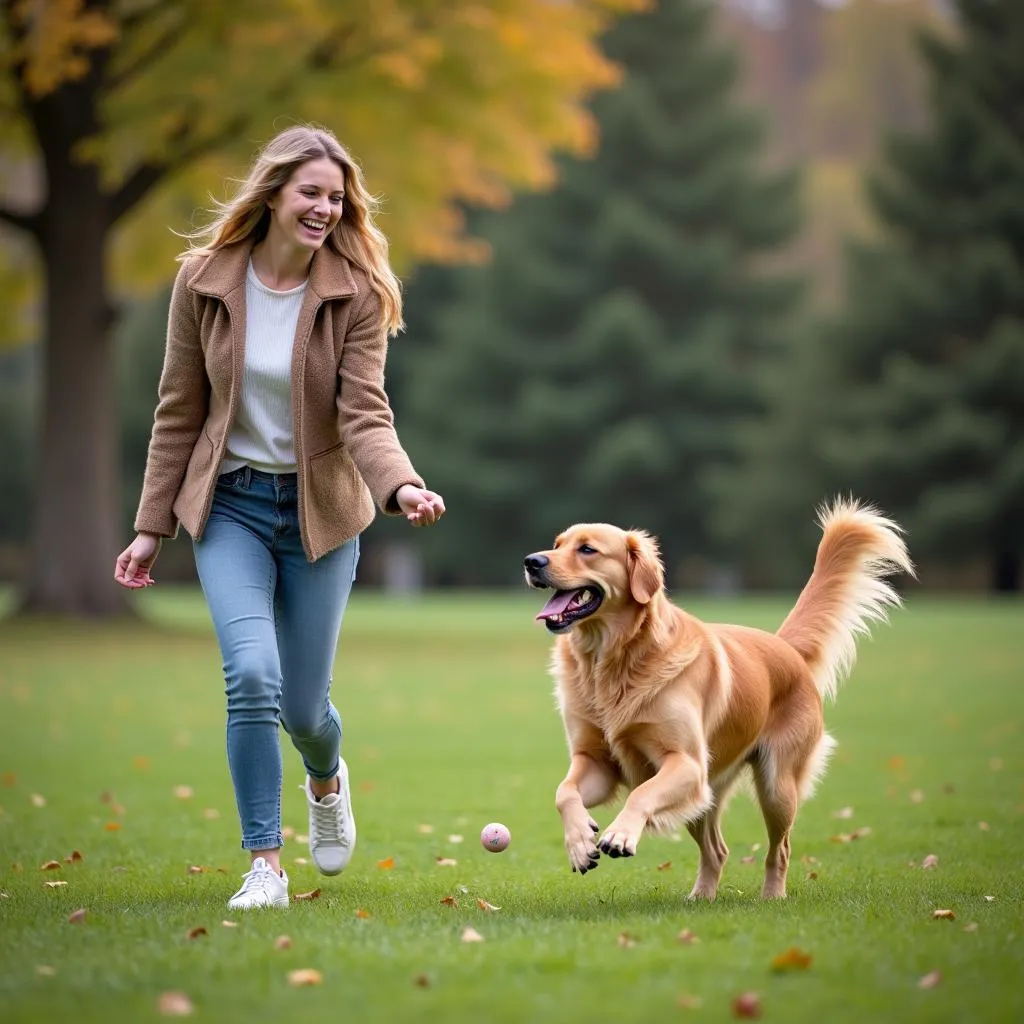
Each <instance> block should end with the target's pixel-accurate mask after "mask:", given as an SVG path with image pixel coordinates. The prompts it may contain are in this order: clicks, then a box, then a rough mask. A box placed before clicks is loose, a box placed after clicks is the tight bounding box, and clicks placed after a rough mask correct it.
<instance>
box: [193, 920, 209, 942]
mask: <svg viewBox="0 0 1024 1024" xmlns="http://www.w3.org/2000/svg"><path fill="white" fill-rule="evenodd" d="M203 935H209V932H208V931H207V930H206V928H204V927H203V925H201V924H200V925H197V926H196V927H195V928H190V929H189V932H188V937H189V938H190V939H198V938H200V937H201V936H203Z"/></svg>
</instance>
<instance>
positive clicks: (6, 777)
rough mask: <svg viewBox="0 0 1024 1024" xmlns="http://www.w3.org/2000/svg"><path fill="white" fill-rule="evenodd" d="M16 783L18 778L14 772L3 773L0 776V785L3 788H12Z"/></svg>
mask: <svg viewBox="0 0 1024 1024" xmlns="http://www.w3.org/2000/svg"><path fill="white" fill-rule="evenodd" d="M17 781H18V776H17V775H15V774H14V772H4V773H3V775H0V783H2V784H3V785H5V786H13V785H14V784H15V783H16V782H17Z"/></svg>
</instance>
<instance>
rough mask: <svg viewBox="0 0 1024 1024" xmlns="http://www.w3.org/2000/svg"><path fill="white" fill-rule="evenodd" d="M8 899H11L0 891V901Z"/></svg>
mask: <svg viewBox="0 0 1024 1024" xmlns="http://www.w3.org/2000/svg"><path fill="white" fill-rule="evenodd" d="M10 898H11V897H10V896H8V895H7V893H5V892H3V891H2V890H0V900H9V899H10Z"/></svg>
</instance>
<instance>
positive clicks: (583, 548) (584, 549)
mask: <svg viewBox="0 0 1024 1024" xmlns="http://www.w3.org/2000/svg"><path fill="white" fill-rule="evenodd" d="M576 550H577V551H579V553H580V554H581V555H596V554H597V548H592V547H591V546H590V545H589V544H581V545H580V546H579V547H578V548H577V549H576Z"/></svg>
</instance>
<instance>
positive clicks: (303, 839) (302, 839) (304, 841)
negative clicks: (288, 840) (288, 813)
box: [295, 832, 309, 846]
mask: <svg viewBox="0 0 1024 1024" xmlns="http://www.w3.org/2000/svg"><path fill="white" fill-rule="evenodd" d="M295 842H297V843H299V844H300V845H302V846H309V836H307V835H305V834H304V833H302V832H297V833H296V834H295Z"/></svg>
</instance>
